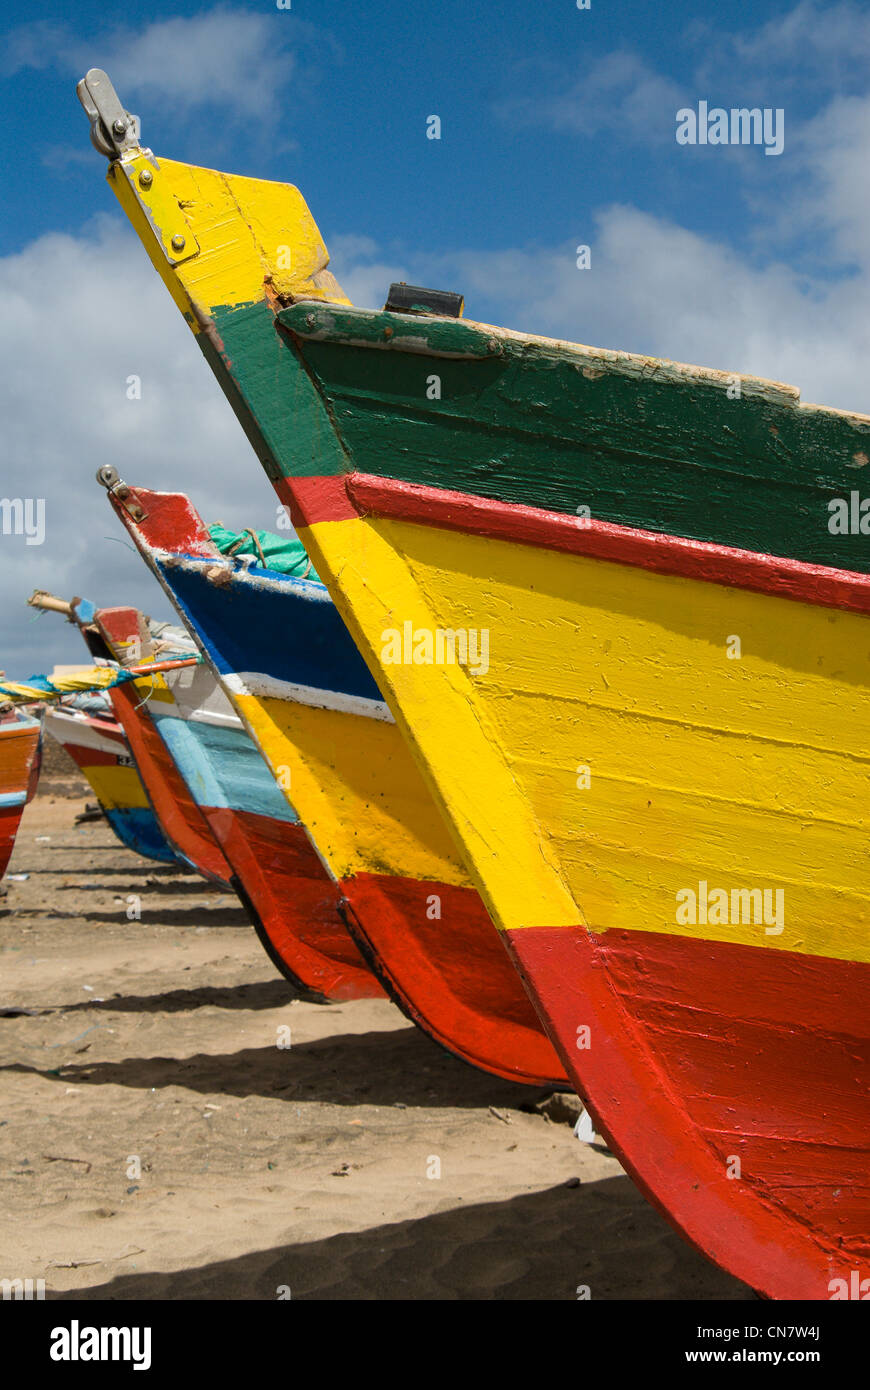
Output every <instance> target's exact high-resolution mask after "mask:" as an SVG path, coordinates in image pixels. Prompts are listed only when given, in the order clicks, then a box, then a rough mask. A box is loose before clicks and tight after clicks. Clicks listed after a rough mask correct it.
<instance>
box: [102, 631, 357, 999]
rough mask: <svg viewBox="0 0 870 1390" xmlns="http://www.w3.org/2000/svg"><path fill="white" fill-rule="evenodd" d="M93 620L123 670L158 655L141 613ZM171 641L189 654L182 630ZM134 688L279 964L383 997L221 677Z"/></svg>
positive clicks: (343, 994)
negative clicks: (181, 643)
mask: <svg viewBox="0 0 870 1390" xmlns="http://www.w3.org/2000/svg"><path fill="white" fill-rule="evenodd" d="M94 621H95V624H96V626H97V628H98V630H99V631H100V633H101V634H102V636H103V637H104V638H105V640H106V643H107V645H108V647H109V649H110V650H111V652H112V654H113V656H114V657H115V658H116V660H118V661H119V662H120V664H121V665H122V666H124V665H127V664H129V663H130V662H131V660H132V661H135V663H136V664H137V666H138V665H141V664H142V662H143V659H144V662H145V664H147V662H148V660H149V659H155V658H156V656H157V655H158V654H159V649H155V648H154V646H153V644H152V640H151V634H150V632H149V630H148V626H147V624H146V622H145V620H144V618H143V616H142V615H141V614H140V613H138V611H137V610H136V609H132V608H127V609H124V608H112V609H99V610H97V612H96V614H95V618H94ZM184 640H185V641H189V639H188V638H187V637H186V634H185V639H184ZM173 645H174V647H175V648H176V649H177V650H181V649H182V648H181V647H180V646H179V643H178V634H177V633H176V634H175V635H174V636H173ZM184 649H185V650H188V651H189V650H193V648H192V644H191V646H189V647H186V648H184ZM136 688H137V690H138V692H139V698H140V699H141V700H143V701H144V705H145V708H146V710H147V716H148V718H150V719H151V721H152V722H153V724H154V726H155V727H156V729H157V732H158V735H159V737H160V738H161V739H162V741H163V744H164V746H165V747H166V749H167V750H168V752H169V754H170V756H171V757H172V760H173V762H174V764H175V766H176V768H177V769H178V772H179V773H180V775H181V777H182V778H183V780H184V783H185V785H186V787H187V789H188V792H189V794H190V796H191V797H192V798H193V800H194V802H195V805H196V808H197V810H198V812H199V814H200V815H201V816H202V817H203V818H204V820H205V822H206V824H207V825H208V827H209V829H210V831H211V833H212V835H213V836H214V838H215V841H216V843H217V844H219V845H220V847H221V850H222V852H223V853H224V855H225V856H226V858H227V861H228V863H229V865H230V869H231V876H230V883H231V885H232V887H233V888H234V889H235V891H236V892H237V893H238V895H239V897H240V898H241V900H242V902H243V903H244V904H245V906H246V907H247V909H248V912H249V915H250V916H251V919H252V921H253V923H254V926H255V928H256V930H257V933H258V935H259V937H260V940H261V942H262V944H263V946H264V948H265V949H266V952H267V954H268V955H269V956H270V958H271V959H272V961H273V962H274V964H275V965H277V966H278V968H279V969H280V970H282V972H283V973H284V975H285V976H287V977H288V978H289V979H291V980H292V982H293V983H294V984H295V985H296V986H297V988H298V989H299V990H301V991H304V992H305V993H307V994H309V995H315V996H317V997H318V998H320V999H332V1000H340V999H366V998H379V997H382V995H383V990H382V988H381V986H380V984H379V983H378V981H377V980H376V979H375V977H374V975H373V974H372V972H371V971H370V970H369V968H368V966H367V965H366V963H365V962H364V960H363V958H362V956H361V955H360V953H359V950H358V949H357V947H356V945H355V944H354V942H353V940H352V938H351V936H350V935H349V933H348V931H347V928H346V926H345V923H344V920H343V918H342V916H341V914H340V912H339V903H338V895H337V893H336V890H335V887H334V885H333V883H332V882H331V880H330V879H329V877H328V875H327V874H326V873H325V871H324V868H323V865H322V864H321V862H320V860H319V858H318V856H317V854H316V853H315V851H314V849H313V847H312V845H311V843H310V842H309V840H308V837H307V835H306V834H305V832H304V830H303V828H302V826H301V825H300V823H299V820H298V817H297V816H296V813H295V811H294V810H293V807H292V806H291V805H290V803H289V802H288V801H287V798H286V797H285V796H284V795H283V793H282V791H281V789H280V787H279V785H278V783H277V782H276V780H275V778H274V777H273V776H272V773H271V772H270V770H269V768H268V767H267V765H266V763H265V761H264V760H263V757H262V756H261V754H260V752H259V750H258V748H257V747H256V745H255V743H254V742H253V741H252V740H251V738H250V737H249V736H248V734H247V732H246V731H245V729H244V728H243V726H242V723H241V720H240V719H239V717H238V715H237V714H236V713H235V712H234V710H233V709H232V707H231V705H230V703H229V701H228V700H227V697H226V695H225V694H224V693H223V691H222V689H221V687H220V685H219V683H218V682H217V681H216V679H215V676H214V674H213V672H212V671H211V670H210V669H209V667H208V666H205V665H202V664H197V665H195V666H192V667H179V668H177V669H175V670H172V671H167V672H166V673H165V675H163V674H161V675H157V676H155V677H154V678H153V679H151V678H149V677H148V676H147V675H142V676H141V677H140V678H139V679H138V680H137V681H136Z"/></svg>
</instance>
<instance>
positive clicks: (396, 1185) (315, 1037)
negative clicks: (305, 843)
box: [0, 752, 752, 1300]
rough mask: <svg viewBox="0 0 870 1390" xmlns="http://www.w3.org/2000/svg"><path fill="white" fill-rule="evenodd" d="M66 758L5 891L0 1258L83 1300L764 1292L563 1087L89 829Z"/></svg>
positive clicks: (194, 880) (48, 783) (0, 917)
mask: <svg viewBox="0 0 870 1390" xmlns="http://www.w3.org/2000/svg"><path fill="white" fill-rule="evenodd" d="M51 756H52V760H53V761H52V764H51V766H50V767H49V769H48V773H47V776H46V777H45V779H44V781H43V784H42V790H41V792H40V795H39V796H38V797H37V798H36V800H35V801H34V802H33V803H32V804H31V805H30V806H29V807H28V808H27V811H26V813H25V817H24V820H23V823H22V827H21V830H20V833H19V836H18V841H17V843H16V847H15V852H14V856H13V860H12V864H11V867H10V873H11V874H13V875H15V874H18V875H22V874H26V875H27V877H26V878H24V879H18V880H16V879H12V880H11V881H10V880H7V892H6V895H5V896H4V897H2V898H0V962H2V970H0V1011H2V1014H0V1088H2V1107H0V1111H2V1113H0V1183H2V1217H0V1227H2V1234H0V1252H2V1256H0V1258H2V1268H0V1277H4V1278H17V1277H18V1278H33V1279H44V1280H45V1288H46V1297H47V1298H69V1299H153V1298H170V1297H171V1298H173V1299H178V1298H181V1299H275V1298H279V1297H288V1296H289V1297H292V1298H321V1299H572V1300H573V1299H576V1298H577V1297H578V1288H579V1289H580V1290H581V1292H582V1290H583V1289H584V1287H585V1288H588V1291H589V1296H590V1297H592V1298H593V1299H736V1300H741V1299H748V1298H751V1297H752V1295H751V1293H750V1292H749V1290H748V1289H746V1288H745V1287H744V1286H743V1285H742V1284H739V1283H737V1282H736V1281H735V1280H733V1279H732V1278H730V1277H729V1276H727V1275H725V1274H723V1273H721V1272H720V1271H718V1270H717V1269H715V1268H714V1266H713V1265H711V1264H710V1263H708V1261H706V1260H705V1259H704V1258H702V1257H701V1256H700V1255H698V1254H696V1253H695V1252H694V1251H693V1250H691V1249H690V1248H689V1247H688V1246H687V1245H686V1244H685V1243H684V1242H683V1241H682V1240H681V1239H680V1238H679V1237H678V1236H677V1235H676V1234H675V1233H674V1232H673V1231H672V1230H671V1228H670V1227H669V1226H668V1224H667V1223H666V1222H665V1221H664V1219H663V1218H662V1217H660V1216H659V1215H658V1213H657V1212H655V1211H654V1210H653V1209H652V1208H651V1207H650V1206H649V1205H648V1204H647V1203H646V1202H645V1201H644V1200H643V1198H641V1196H640V1195H639V1194H638V1193H637V1191H636V1190H635V1188H634V1186H633V1184H632V1183H631V1182H630V1181H629V1179H628V1178H627V1177H626V1176H625V1174H624V1173H623V1171H622V1169H621V1167H620V1165H619V1163H618V1162H617V1161H616V1159H614V1158H613V1157H612V1155H610V1154H609V1153H607V1152H606V1150H604V1149H603V1147H601V1146H589V1145H585V1144H581V1143H579V1142H578V1141H577V1139H576V1138H575V1137H574V1135H573V1132H572V1129H571V1126H570V1124H566V1123H557V1122H554V1121H552V1120H551V1119H549V1118H548V1117H547V1115H546V1114H543V1113H539V1111H538V1110H537V1109H536V1108H535V1103H536V1102H540V1101H541V1099H542V1097H543V1096H545V1094H546V1093H543V1092H540V1091H537V1092H529V1091H527V1090H526V1088H524V1087H519V1086H514V1085H511V1084H509V1083H506V1082H502V1081H498V1080H496V1079H495V1078H491V1077H488V1076H486V1075H483V1074H481V1073H479V1072H475V1071H474V1070H472V1069H471V1068H470V1067H468V1066H466V1065H465V1064H463V1063H461V1062H459V1061H457V1060H456V1059H454V1058H452V1057H450V1056H449V1055H447V1054H446V1053H445V1052H443V1051H442V1050H441V1049H439V1048H438V1047H437V1046H436V1045H435V1044H434V1043H432V1042H431V1041H430V1040H429V1039H428V1038H426V1037H424V1036H423V1034H421V1033H420V1032H419V1031H418V1030H417V1029H415V1028H414V1027H413V1026H412V1025H410V1024H409V1023H408V1022H407V1021H406V1020H405V1019H404V1018H403V1016H402V1015H401V1014H400V1013H399V1011H398V1010H397V1009H396V1008H395V1007H394V1006H393V1005H392V1004H390V1003H387V1002H380V1001H362V1002H358V1003H351V1004H340V1005H316V1004H311V1003H307V1002H302V1001H299V1000H295V999H294V997H293V993H292V990H291V988H290V986H289V985H288V984H287V983H286V982H285V981H283V980H282V979H281V978H280V977H279V976H278V975H277V973H276V971H275V970H274V968H273V966H272V965H271V963H270V962H269V961H268V959H267V958H266V956H265V955H264V953H263V951H262V948H261V947H260V945H259V943H258V941H257V939H256V937H255V935H254V932H253V931H252V929H251V928H250V926H249V924H248V922H247V919H246V917H245V914H244V911H243V910H242V908H241V906H240V905H239V904H238V903H237V902H236V901H234V900H233V899H232V898H231V897H230V896H229V895H227V894H226V893H223V892H220V891H218V890H216V889H213V888H212V887H211V886H210V885H208V884H206V883H205V882H204V881H203V880H201V879H199V878H198V877H197V876H195V875H193V874H184V873H179V872H176V871H175V870H173V869H169V868H166V867H164V866H162V865H158V864H155V863H152V862H149V861H146V860H144V859H140V858H138V857H136V856H134V855H133V854H131V853H130V852H129V851H128V850H125V849H123V848H122V847H121V846H120V845H119V844H118V843H117V841H116V840H115V839H114V837H113V836H112V833H111V831H110V830H109V828H108V826H107V825H106V823H105V822H104V821H96V822H92V823H89V824H85V825H82V826H79V827H76V826H75V825H74V821H75V816H76V813H77V812H78V811H79V810H81V808H82V806H83V805H84V800H85V793H86V790H87V789H86V788H85V787H84V784H83V783H79V782H78V780H77V774H76V773H75V769H73V768H72V766H71V765H69V767H68V768H63V766H62V765H61V761H60V760H59V759H58V757H57V754H56V752H55V753H52V755H51ZM137 912H138V913H139V915H138V917H137V916H136V914H137ZM288 1030H289V1032H288ZM288 1042H289V1046H287V1045H286V1044H287V1043H288Z"/></svg>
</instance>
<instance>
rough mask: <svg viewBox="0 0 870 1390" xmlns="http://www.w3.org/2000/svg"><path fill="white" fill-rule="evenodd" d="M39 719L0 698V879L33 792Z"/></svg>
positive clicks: (36, 765)
mask: <svg viewBox="0 0 870 1390" xmlns="http://www.w3.org/2000/svg"><path fill="white" fill-rule="evenodd" d="M40 738H41V726H40V721H39V720H38V719H36V718H34V716H33V715H31V714H29V713H28V712H27V710H25V709H17V708H14V707H12V706H11V705H10V704H9V703H8V702H0V879H2V877H3V875H4V874H5V872H6V870H7V869H8V867H9V860H10V858H11V856H12V850H13V848H14V847H15V836H16V835H17V834H18V827H19V825H20V823H21V815H22V812H23V810H24V807H25V806H26V805H27V803H28V801H30V800H31V799H32V797H33V796H34V794H35V792H36V784H37V779H38V776H39V759H40V747H41V745H40Z"/></svg>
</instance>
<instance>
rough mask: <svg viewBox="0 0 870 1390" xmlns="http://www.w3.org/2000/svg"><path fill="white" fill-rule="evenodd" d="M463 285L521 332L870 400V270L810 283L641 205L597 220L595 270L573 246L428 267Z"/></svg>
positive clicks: (851, 405) (847, 403) (472, 298)
mask: <svg viewBox="0 0 870 1390" xmlns="http://www.w3.org/2000/svg"><path fill="white" fill-rule="evenodd" d="M427 269H428V270H429V274H430V276H431V277H437V280H438V281H440V282H441V283H446V282H447V281H448V280H449V282H450V283H451V285H458V286H459V287H460V288H461V289H463V290H464V292H465V296H466V312H467V313H468V315H469V317H471V318H474V317H481V316H482V314H481V310H482V309H483V308H488V307H489V306H498V307H499V309H500V312H501V317H502V319H503V321H504V322H506V323H508V324H509V325H510V326H511V327H514V328H518V329H520V330H524V331H528V332H533V333H542V334H545V335H547V336H553V337H559V338H567V339H568V340H570V341H574V342H583V343H588V344H591V345H594V346H599V347H607V348H621V349H625V350H628V351H632V352H641V353H648V354H650V355H653V356H659V357H669V358H671V359H675V360H678V361H683V362H691V363H696V364H698V365H701V366H709V367H718V368H721V369H722V370H728V371H739V372H745V373H749V374H754V375H758V376H765V377H771V378H773V379H775V380H780V381H785V382H788V383H789V384H791V385H795V386H798V387H799V388H800V389H801V393H802V395H803V397H804V399H806V400H813V401H818V402H821V403H823V404H825V405H831V406H838V407H841V408H844V409H852V410H859V411H860V410H866V409H867V407H868V405H870V400H868V394H870V393H868V387H867V376H866V365H865V364H866V361H867V358H868V353H870V321H868V316H867V313H866V302H867V293H868V288H870V276H868V269H867V268H866V267H865V268H864V269H863V270H862V271H860V272H859V273H857V274H856V275H855V276H854V277H850V278H849V279H848V280H840V281H837V282H835V283H831V282H828V281H825V280H824V279H821V278H820V279H818V280H813V281H808V280H807V278H806V276H805V275H798V274H797V273H796V272H794V271H792V270H791V269H790V268H789V267H788V266H787V265H784V264H777V263H773V264H768V265H763V266H758V265H754V264H752V263H750V262H749V261H748V260H747V259H745V258H744V257H741V256H740V255H739V254H737V253H736V252H735V251H734V250H732V249H731V248H729V247H728V246H726V245H725V244H723V243H720V242H717V241H716V240H715V239H713V238H710V237H705V236H701V235H698V234H696V233H694V232H689V231H686V230H685V229H684V228H681V227H678V226H676V225H674V224H673V223H670V222H667V221H665V220H663V219H660V218H656V217H651V216H649V215H647V214H645V213H643V212H639V211H638V210H637V209H636V208H631V207H612V208H609V209H607V210H605V211H603V212H601V213H600V214H599V215H598V217H597V219H596V235H595V237H594V238H593V239H592V267H591V269H589V270H578V269H577V268H576V261H575V256H574V247H573V246H567V245H566V246H564V247H559V248H546V249H541V250H525V251H518V250H515V251H504V252H496V253H488V252H466V253H463V254H460V255H457V256H455V257H451V258H442V259H441V260H440V262H435V263H430V267H428V268H427Z"/></svg>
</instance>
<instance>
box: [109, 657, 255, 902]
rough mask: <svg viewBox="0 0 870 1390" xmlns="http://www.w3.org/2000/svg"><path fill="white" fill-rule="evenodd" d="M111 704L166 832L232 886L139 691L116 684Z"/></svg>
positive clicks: (209, 873) (206, 871)
mask: <svg viewBox="0 0 870 1390" xmlns="http://www.w3.org/2000/svg"><path fill="white" fill-rule="evenodd" d="M109 693H110V695H111V699H112V708H113V709H114V711H115V715H116V718H117V720H118V722H119V724H120V725H121V727H122V728H123V730H124V732H125V734H126V735H127V742H128V743H129V745H130V752H131V753H132V754H133V757H134V759H135V761H136V766H137V768H138V770H139V776H140V778H141V779H142V783H143V785H144V787H145V790H146V792H147V793H148V799H149V801H150V802H151V805H152V807H153V808H154V813H155V815H156V816H157V819H158V821H159V823H160V827H161V829H162V830H163V833H164V835H165V836H166V838H167V840H168V841H169V842H170V844H171V845H172V847H173V848H174V849H177V850H180V852H181V853H182V854H183V855H184V856H185V857H186V858H187V859H189V860H190V862H191V863H192V864H193V865H194V866H195V867H196V868H197V869H198V870H199V872H200V873H201V874H202V875H203V877H204V878H210V879H213V880H214V881H215V882H216V883H220V884H222V885H223V887H225V888H229V887H230V886H231V885H230V879H231V878H232V869H231V868H230V866H229V864H228V863H227V860H226V858H225V856H224V854H223V852H222V850H221V848H220V846H219V845H218V843H217V841H216V840H215V838H214V835H213V833H212V831H211V829H210V827H209V824H208V821H207V820H206V819H205V816H204V815H203V814H202V812H201V811H200V809H199V807H198V806H197V804H196V802H195V801H194V799H193V797H192V796H191V794H190V792H189V791H188V790H187V785H186V784H185V782H184V779H183V778H182V776H181V773H180V772H179V771H178V769H177V767H176V766H175V763H174V762H173V761H172V758H171V757H170V755H169V751H168V749H167V747H166V745H165V743H164V742H163V739H162V738H161V737H160V734H159V733H158V732H157V727H156V725H155V724H154V723H153V722H152V720H151V716H150V715H149V714H148V713H147V711H143V710H141V709H139V708H138V706H139V705H140V703H141V700H142V696H141V695H140V693H139V691H138V690H136V689H135V688H134V689H132V690H131V689H128V688H127V687H126V686H123V685H117V686H115V687H114V688H113V689H112V690H111V691H110V692H109Z"/></svg>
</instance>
